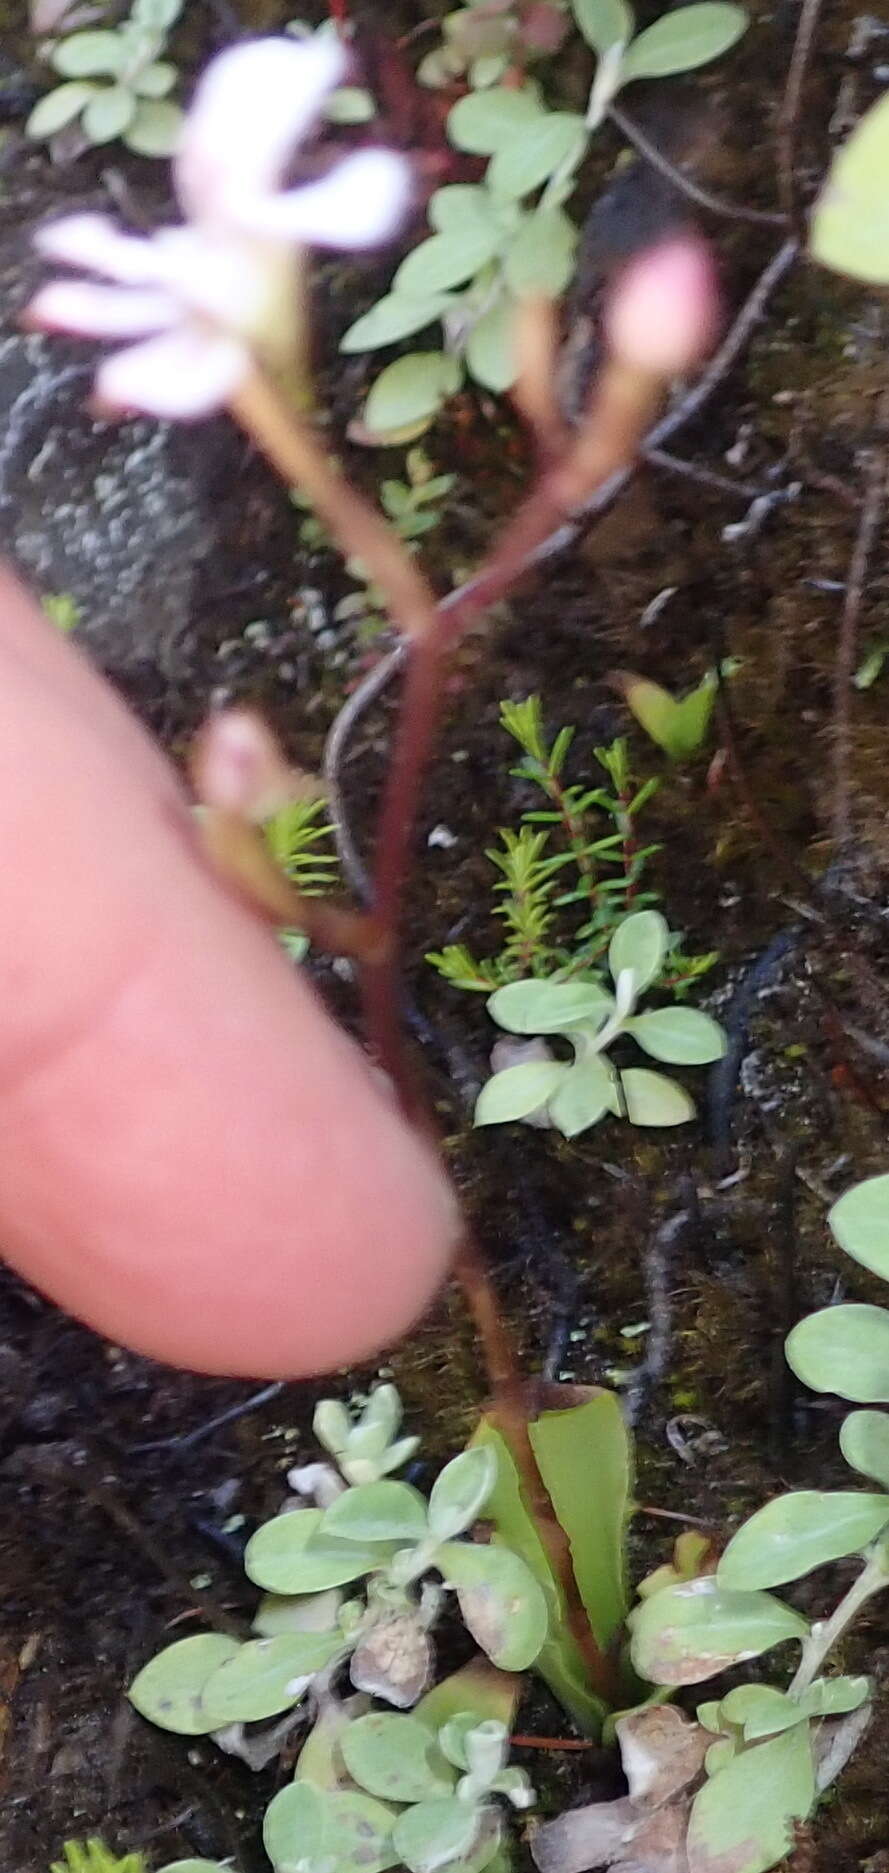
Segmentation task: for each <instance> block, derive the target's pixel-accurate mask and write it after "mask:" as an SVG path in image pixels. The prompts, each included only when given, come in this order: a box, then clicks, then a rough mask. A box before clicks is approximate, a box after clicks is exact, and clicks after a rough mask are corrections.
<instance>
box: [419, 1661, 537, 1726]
mask: <svg viewBox="0 0 889 1873" xmlns="http://www.w3.org/2000/svg"><path fill="white" fill-rule="evenodd" d="M521 1690H522V1680H521V1678H519V1677H517V1676H516V1675H515V1674H514V1673H513V1672H507V1671H498V1670H497V1667H496V1665H492V1664H490V1662H489V1661H488V1659H486V1658H481V1657H478V1658H474V1659H472V1660H471V1661H470V1663H469V1664H468V1665H461V1667H460V1670H459V1671H453V1672H451V1675H450V1677H449V1678H442V1680H441V1683H440V1684H435V1685H433V1686H432V1689H431V1691H427V1692H426V1693H425V1694H424V1696H423V1697H421V1699H420V1702H419V1704H417V1705H416V1706H415V1708H414V1711H413V1716H414V1717H416V1718H417V1719H418V1720H419V1722H420V1723H424V1724H425V1725H426V1728H427V1730H429V1731H430V1732H431V1734H432V1735H433V1736H435V1737H437V1736H438V1734H439V1731H440V1730H441V1729H442V1728H443V1726H444V1725H445V1724H448V1723H450V1722H451V1720H452V1719H453V1718H455V1717H459V1716H466V1714H467V1713H469V1714H470V1715H471V1716H472V1717H473V1718H474V1720H475V1722H476V1723H485V1722H487V1721H488V1720H489V1719H491V1718H493V1720H494V1721H495V1722H496V1723H501V1724H502V1725H503V1727H504V1729H505V1730H510V1729H511V1728H512V1725H513V1722H514V1720H515V1714H516V1710H517V1708H518V1701H519V1696H520V1694H521Z"/></svg>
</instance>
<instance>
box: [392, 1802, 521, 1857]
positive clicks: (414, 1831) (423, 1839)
mask: <svg viewBox="0 0 889 1873" xmlns="http://www.w3.org/2000/svg"><path fill="white" fill-rule="evenodd" d="M479 1829H480V1815H479V1810H478V1808H476V1807H474V1806H472V1805H471V1804H470V1803H467V1802H462V1801H460V1800H458V1798H457V1797H456V1796H455V1795H451V1796H440V1797H439V1798H438V1800H436V1801H421V1802H418V1803H417V1805H416V1807H414V1808H408V1809H406V1810H405V1812H404V1814H401V1815H399V1817H398V1820H397V1821H396V1823H395V1827H394V1829H393V1835H392V1839H393V1844H394V1846H395V1847H396V1849H397V1851H398V1854H399V1856H400V1858H401V1859H402V1860H403V1862H404V1864H405V1866H406V1867H408V1868H409V1869H410V1873H436V1869H437V1868H439V1867H446V1866H448V1865H450V1864H451V1863H452V1862H453V1861H456V1860H462V1858H463V1857H464V1855H466V1854H468V1853H470V1852H471V1850H472V1848H473V1847H474V1846H475V1844H476V1840H477V1838H478V1834H479ZM495 1846H496V1841H495V1842H494V1843H493V1844H492V1847H491V1852H492V1853H493V1852H494V1847H495Z"/></svg>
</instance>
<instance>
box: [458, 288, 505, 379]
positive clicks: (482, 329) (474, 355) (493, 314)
mask: <svg viewBox="0 0 889 1873" xmlns="http://www.w3.org/2000/svg"><path fill="white" fill-rule="evenodd" d="M514 328H515V306H514V304H513V301H512V300H511V299H510V298H509V296H508V295H507V294H504V295H503V296H502V297H501V298H500V299H498V300H497V302H496V304H495V305H493V306H490V307H489V309H488V311H487V312H484V313H483V314H482V316H481V318H480V319H476V320H475V321H474V323H473V325H472V327H471V329H470V332H469V336H468V338H467V340H466V368H467V370H468V371H469V373H470V376H471V377H474V379H475V381H476V383H477V384H481V386H482V388H483V389H484V390H492V391H493V392H494V394H495V396H500V395H502V393H503V391H505V390H508V389H509V387H510V385H511V384H513V383H514V382H515V374H516V355H515V337H514Z"/></svg>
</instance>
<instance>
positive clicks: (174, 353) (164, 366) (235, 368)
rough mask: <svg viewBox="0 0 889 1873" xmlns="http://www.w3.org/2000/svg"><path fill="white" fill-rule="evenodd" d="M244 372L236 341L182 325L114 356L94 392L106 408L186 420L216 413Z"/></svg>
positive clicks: (246, 366) (245, 362) (245, 359)
mask: <svg viewBox="0 0 889 1873" xmlns="http://www.w3.org/2000/svg"><path fill="white" fill-rule="evenodd" d="M249 370H250V355H249V353H248V352H247V351H246V349H245V348H244V346H243V345H240V344H238V342H237V340H236V339H234V338H221V337H215V336H214V335H213V334H211V333H207V334H206V335H205V334H204V333H202V332H198V331H194V330H190V329H189V328H188V327H185V326H183V327H182V328H181V329H180V330H179V331H178V332H170V333H165V334H164V336H163V337H162V338H150V339H149V340H148V342H147V344H144V345H131V346H129V347H128V349H127V350H126V351H118V352H116V353H115V356H114V357H113V358H108V359H107V361H106V362H105V363H104V364H103V365H101V366H100V368H99V370H98V371H97V373H96V391H97V393H98V397H99V401H100V402H101V403H102V404H103V405H104V406H106V407H107V408H110V409H115V410H145V411H147V412H148V414H149V415H151V416H160V417H162V418H164V419H165V420H168V421H176V420H184V421H186V422H187V421H188V420H189V419H191V418H194V417H199V416H210V415H212V413H213V411H214V410H219V409H221V408H222V407H223V406H224V404H225V403H226V402H227V401H228V398H229V397H230V396H231V394H232V392H233V391H235V390H236V389H237V388H238V385H239V384H240V383H241V382H242V381H243V379H244V378H245V377H246V375H247V373H248V372H249Z"/></svg>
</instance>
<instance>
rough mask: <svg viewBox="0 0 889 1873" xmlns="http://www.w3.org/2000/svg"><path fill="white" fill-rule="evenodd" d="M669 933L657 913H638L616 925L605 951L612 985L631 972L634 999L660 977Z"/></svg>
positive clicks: (656, 911)
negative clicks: (635, 995)
mask: <svg viewBox="0 0 889 1873" xmlns="http://www.w3.org/2000/svg"><path fill="white" fill-rule="evenodd" d="M669 940H670V931H669V928H668V926H667V922H666V919H665V918H663V917H662V916H661V913H660V911H659V910H638V911H634V912H633V914H632V916H630V917H624V919H623V921H622V922H621V923H619V924H618V926H617V929H616V930H615V932H614V935H613V937H612V939H611V943H610V945H609V948H608V967H609V969H610V970H611V973H612V975H613V977H614V980H615V982H616V981H617V978H618V976H619V975H621V974H622V973H623V971H624V970H625V969H632V971H633V980H634V986H635V990H636V994H637V995H641V993H642V991H643V989H647V988H648V987H649V985H650V984H651V983H652V982H653V981H654V980H655V977H656V976H659V975H660V972H661V969H662V967H663V962H664V957H665V956H666V954H667V945H668V943H669Z"/></svg>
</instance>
